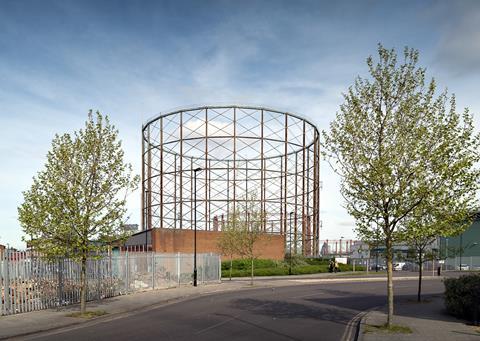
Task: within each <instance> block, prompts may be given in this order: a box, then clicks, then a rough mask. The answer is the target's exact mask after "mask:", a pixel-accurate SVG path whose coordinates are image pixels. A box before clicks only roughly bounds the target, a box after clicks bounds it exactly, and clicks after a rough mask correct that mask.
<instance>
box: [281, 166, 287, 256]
mask: <svg viewBox="0 0 480 341" xmlns="http://www.w3.org/2000/svg"><path fill="white" fill-rule="evenodd" d="M279 178H280V221H279V225H280V234H284V233H283V215H284V213H285V212H284V211H283V156H282V157H280V173H279ZM283 239H284V242H285V247H287V244H286V239H285V237H284V238H283Z"/></svg>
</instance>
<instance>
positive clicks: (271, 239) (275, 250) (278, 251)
mask: <svg viewBox="0 0 480 341" xmlns="http://www.w3.org/2000/svg"><path fill="white" fill-rule="evenodd" d="M221 233H222V232H216V231H197V252H198V253H207V252H214V253H220V250H219V249H218V247H217V241H218V238H219V237H220V235H221ZM193 237H194V231H193V230H180V229H160V228H155V229H153V239H152V248H153V250H154V251H156V252H165V253H175V252H185V253H193ZM255 252H256V254H257V255H258V258H267V259H278V260H280V259H283V257H284V243H283V236H281V235H271V234H266V235H263V236H261V237H260V239H259V240H258V241H257V243H256V245H255ZM223 256H225V255H223ZM235 258H239V257H235Z"/></svg>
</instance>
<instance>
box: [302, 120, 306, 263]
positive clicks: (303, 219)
mask: <svg viewBox="0 0 480 341" xmlns="http://www.w3.org/2000/svg"><path fill="white" fill-rule="evenodd" d="M305 134H306V122H305V121H303V139H302V255H304V256H306V255H307V254H306V238H305V234H306V231H305V230H306V222H305V204H306V202H305V195H306V193H305V147H306V146H305V142H306V141H305V139H306V136H305Z"/></svg>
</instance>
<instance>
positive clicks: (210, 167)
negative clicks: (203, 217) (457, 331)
mask: <svg viewBox="0 0 480 341" xmlns="http://www.w3.org/2000/svg"><path fill="white" fill-rule="evenodd" d="M211 170H212V161H211V160H208V180H207V181H208V230H209V231H210V230H211V227H212V226H211V223H212V200H211V199H212V196H211V194H212V173H211Z"/></svg>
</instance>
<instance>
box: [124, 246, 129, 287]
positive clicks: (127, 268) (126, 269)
mask: <svg viewBox="0 0 480 341" xmlns="http://www.w3.org/2000/svg"><path fill="white" fill-rule="evenodd" d="M129 268H130V262H129V261H128V251H126V252H125V291H126V293H127V294H128V292H129V291H130V283H129V281H128V272H129Z"/></svg>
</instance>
